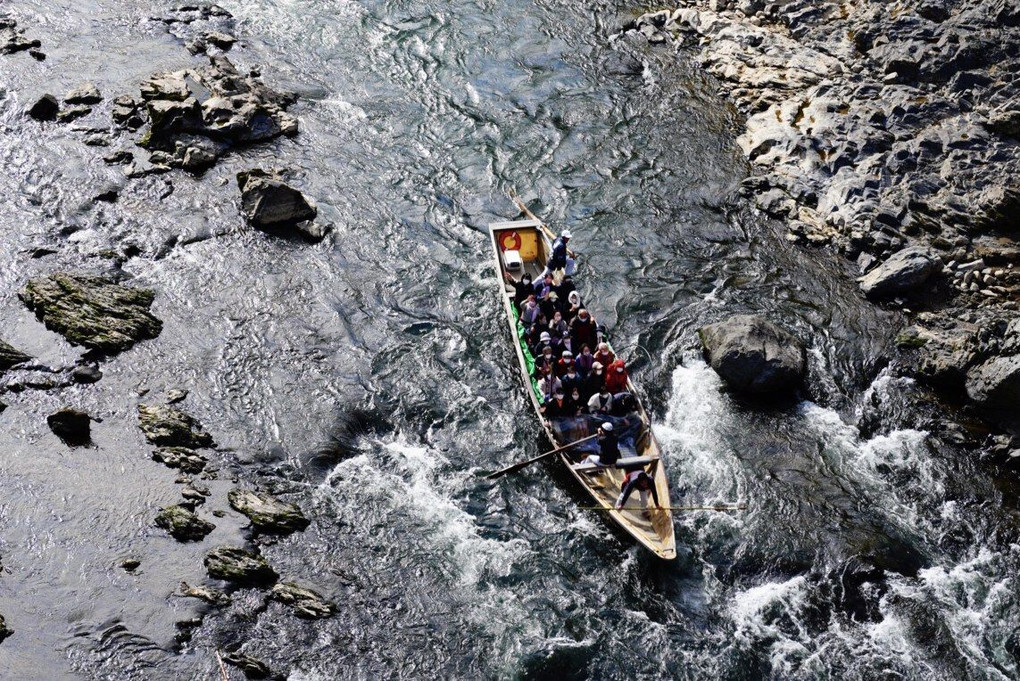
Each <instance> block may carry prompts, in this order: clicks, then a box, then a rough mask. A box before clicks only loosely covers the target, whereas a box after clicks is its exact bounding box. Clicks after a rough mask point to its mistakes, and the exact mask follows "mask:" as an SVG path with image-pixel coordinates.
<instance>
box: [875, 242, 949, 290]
mask: <svg viewBox="0 0 1020 681" xmlns="http://www.w3.org/2000/svg"><path fill="white" fill-rule="evenodd" d="M941 267H942V263H941V261H939V259H938V258H936V257H935V256H934V255H932V253H931V251H929V250H928V249H927V248H924V247H921V246H912V247H910V248H904V249H903V250H901V251H897V252H896V253H894V254H893V255H892V256H890V257H889V259H888V260H886V261H885V262H883V263H882V264H881V265H879V266H878V267H876V268H875V269H873V270H871V271H870V272H868V273H867V274H865V275H864V276H863V277H861V278H860V279H858V281H859V282H860V285H861V290H862V291H864V295H866V296H867V297H868V298H885V297H889V296H895V295H900V294H904V293H909V292H911V291H913V290H914V289H916V288H918V287H920V286H921V285H923V284H924V283H925V282H927V281H928V279H929V278H930V277H931V276H932V274H934V273H935V272H936V271H938V270H939V269H941Z"/></svg>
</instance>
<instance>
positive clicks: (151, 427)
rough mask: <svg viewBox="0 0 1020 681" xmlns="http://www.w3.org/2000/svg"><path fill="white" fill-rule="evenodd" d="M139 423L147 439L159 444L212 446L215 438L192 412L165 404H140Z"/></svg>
mask: <svg viewBox="0 0 1020 681" xmlns="http://www.w3.org/2000/svg"><path fill="white" fill-rule="evenodd" d="M138 425H139V427H140V428H141V429H142V433H144V434H145V439H147V440H148V441H149V442H151V443H152V444H154V445H157V446H165V447H188V448H201V447H212V446H213V439H212V436H211V435H209V433H207V432H205V430H203V429H202V424H200V423H199V422H198V420H196V419H195V418H194V417H193V416H191V415H190V414H186V413H185V412H183V411H181V410H180V409H175V408H174V407H168V406H166V405H164V404H140V405H138Z"/></svg>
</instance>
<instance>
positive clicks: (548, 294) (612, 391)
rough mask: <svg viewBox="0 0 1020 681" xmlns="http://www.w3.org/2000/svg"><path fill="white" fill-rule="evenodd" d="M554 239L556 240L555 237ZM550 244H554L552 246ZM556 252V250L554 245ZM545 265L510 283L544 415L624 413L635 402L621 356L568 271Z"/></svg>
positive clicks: (551, 262) (509, 278)
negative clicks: (555, 272)
mask: <svg viewBox="0 0 1020 681" xmlns="http://www.w3.org/2000/svg"><path fill="white" fill-rule="evenodd" d="M557 241H560V240H559V239H557ZM554 249H555V246H554ZM554 255H555V250H554ZM554 264H555V263H553V258H550V266H547V267H546V271H545V272H543V273H542V276H540V277H539V278H538V279H537V280H535V281H533V280H532V278H531V276H530V275H528V274H527V273H525V274H524V275H522V276H521V278H520V280H515V279H514V278H513V277H512V276H510V275H509V274H508V275H507V281H508V282H509V283H511V284H512V285H513V286H514V291H515V292H514V304H515V305H516V306H517V309H518V312H519V318H520V322H521V325H522V326H523V327H524V329H525V335H524V340H525V342H526V343H527V345H528V349H529V350H530V351H531V355H532V357H534V359H535V372H534V375H533V376H534V378H535V380H536V381H537V383H538V390H539V392H540V393H541V396H542V411H543V413H544V415H545V416H546V418H557V417H565V416H579V415H581V414H594V415H610V414H616V415H619V414H626V413H628V412H630V411H632V410H633V408H634V398H633V396H632V395H631V394H630V393H629V392H627V391H628V376H627V369H626V366H625V364H624V361H623V360H622V359H620V358H618V357H616V355H615V354H614V353H613V351H612V350H611V349H610V348H609V344H608V343H605V342H603V341H602V334H601V331H600V330H599V327H598V323H597V322H596V321H595V317H593V316H592V314H591V313H590V312H588V310H587V309H585V307H584V305H583V304H582V302H581V295H580V293H579V292H578V291H577V289H576V287H575V286H574V281H573V277H571V276H570V275H560V276H559V277H558V279H557V277H555V276H554V275H553V270H550V267H551V266H552V265H554Z"/></svg>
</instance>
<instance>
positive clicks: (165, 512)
mask: <svg viewBox="0 0 1020 681" xmlns="http://www.w3.org/2000/svg"><path fill="white" fill-rule="evenodd" d="M156 526H157V527H162V528H163V529H164V530H166V531H167V532H169V533H170V534H171V535H173V537H174V539H176V540H178V541H198V540H199V539H202V538H204V537H205V536H206V535H207V534H209V533H210V532H212V531H213V530H215V529H216V526H215V525H213V524H212V523H211V522H209V521H208V520H203V519H202V518H199V517H198V515H196V514H195V513H193V512H192V511H189V510H188V509H186V508H184V507H183V506H178V505H174V506H167V507H166V508H161V509H160V510H159V513H158V514H157V515H156Z"/></svg>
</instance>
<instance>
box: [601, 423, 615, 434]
mask: <svg viewBox="0 0 1020 681" xmlns="http://www.w3.org/2000/svg"><path fill="white" fill-rule="evenodd" d="M599 428H601V429H602V430H604V431H606V432H607V433H611V432H613V424H612V423H610V422H609V421H606V422H605V423H603V424H602V425H601V426H599Z"/></svg>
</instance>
